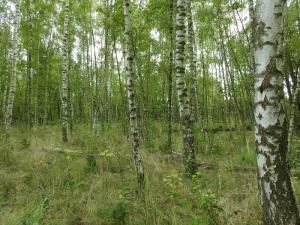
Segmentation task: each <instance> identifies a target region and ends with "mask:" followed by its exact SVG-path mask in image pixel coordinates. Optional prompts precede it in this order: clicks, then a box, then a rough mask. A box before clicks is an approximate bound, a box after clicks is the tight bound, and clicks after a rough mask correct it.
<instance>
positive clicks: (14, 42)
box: [4, 0, 19, 131]
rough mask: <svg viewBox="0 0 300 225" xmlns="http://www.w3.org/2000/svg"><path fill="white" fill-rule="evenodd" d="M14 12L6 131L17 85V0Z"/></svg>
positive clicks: (5, 117) (8, 127)
mask: <svg viewBox="0 0 300 225" xmlns="http://www.w3.org/2000/svg"><path fill="white" fill-rule="evenodd" d="M14 3H15V6H16V10H15V16H14V24H13V29H14V30H13V40H12V74H11V77H10V81H9V90H8V96H7V104H6V108H5V115H4V127H5V130H6V131H8V130H9V129H10V128H11V125H12V115H13V107H14V100H15V94H16V84H17V51H18V49H17V46H18V35H19V32H18V31H19V0H15V1H14Z"/></svg>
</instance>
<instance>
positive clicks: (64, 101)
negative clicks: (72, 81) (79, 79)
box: [61, 0, 70, 142]
mask: <svg viewBox="0 0 300 225" xmlns="http://www.w3.org/2000/svg"><path fill="white" fill-rule="evenodd" d="M64 7H65V8H64V13H65V15H64V37H63V72H62V90H61V92H62V93H61V107H62V111H61V112H62V115H61V117H62V118H61V119H62V138H63V141H64V142H68V140H69V135H70V133H69V132H70V124H69V107H68V103H69V100H68V97H69V94H68V92H69V81H68V72H69V63H68V61H69V57H68V38H69V28H68V27H69V0H65V6H64Z"/></svg>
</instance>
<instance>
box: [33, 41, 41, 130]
mask: <svg viewBox="0 0 300 225" xmlns="http://www.w3.org/2000/svg"><path fill="white" fill-rule="evenodd" d="M40 44H41V43H40V41H38V51H37V73H36V86H35V97H34V125H35V126H37V125H38V123H39V75H40Z"/></svg>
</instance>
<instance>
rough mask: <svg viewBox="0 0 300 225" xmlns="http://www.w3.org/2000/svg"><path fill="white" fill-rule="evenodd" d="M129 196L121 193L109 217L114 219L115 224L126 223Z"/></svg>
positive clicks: (123, 224) (122, 224)
mask: <svg viewBox="0 0 300 225" xmlns="http://www.w3.org/2000/svg"><path fill="white" fill-rule="evenodd" d="M128 203H129V202H128V196H127V195H126V194H125V195H120V199H119V200H118V201H117V202H116V203H115V204H114V205H113V207H112V209H111V211H110V213H109V218H110V219H111V220H113V224H115V225H125V224H126V218H127V216H128V213H129V211H128Z"/></svg>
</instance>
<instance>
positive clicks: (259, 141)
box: [255, 0, 299, 225]
mask: <svg viewBox="0 0 300 225" xmlns="http://www.w3.org/2000/svg"><path fill="white" fill-rule="evenodd" d="M283 4H284V2H283V1H281V0H258V1H257V8H256V17H255V19H256V27H255V28H256V29H255V34H256V43H255V64H256V77H255V78H256V79H255V140H256V150H257V167H258V187H259V191H260V202H261V206H262V211H263V220H264V224H265V225H297V224H299V215H298V209H297V205H296V201H295V197H294V193H293V189H292V185H291V179H290V171H289V166H288V163H287V130H286V129H287V126H286V125H287V124H286V118H285V113H284V110H283V98H284V93H283V80H282V78H283V65H282V64H283V49H282V41H283V27H282V26H283V18H282V13H283V7H284V5H283Z"/></svg>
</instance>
